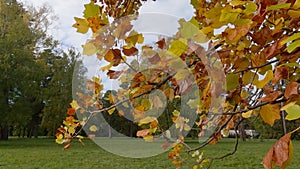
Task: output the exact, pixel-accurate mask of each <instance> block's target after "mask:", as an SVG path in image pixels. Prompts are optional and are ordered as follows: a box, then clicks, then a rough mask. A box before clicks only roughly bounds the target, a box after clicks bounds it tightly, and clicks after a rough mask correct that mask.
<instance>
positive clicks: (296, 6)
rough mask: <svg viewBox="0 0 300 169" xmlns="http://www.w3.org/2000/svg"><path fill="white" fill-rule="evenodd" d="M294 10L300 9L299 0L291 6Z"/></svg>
mask: <svg viewBox="0 0 300 169" xmlns="http://www.w3.org/2000/svg"><path fill="white" fill-rule="evenodd" d="M293 8H294V9H299V8H300V0H296V1H295V3H294V5H293Z"/></svg>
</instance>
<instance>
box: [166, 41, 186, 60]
mask: <svg viewBox="0 0 300 169" xmlns="http://www.w3.org/2000/svg"><path fill="white" fill-rule="evenodd" d="M186 44H187V43H186V42H185V41H183V40H173V41H172V43H171V46H170V48H169V50H168V53H169V54H171V55H175V56H180V55H182V54H183V53H184V52H185V51H186V50H187V49H188V46H187V45H186Z"/></svg>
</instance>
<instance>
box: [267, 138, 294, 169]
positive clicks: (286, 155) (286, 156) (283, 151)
mask: <svg viewBox="0 0 300 169" xmlns="http://www.w3.org/2000/svg"><path fill="white" fill-rule="evenodd" d="M293 149H294V148H293V143H292V141H291V133H288V134H286V135H284V136H283V137H281V138H280V139H279V140H278V141H277V142H276V143H275V144H274V145H273V146H272V147H271V148H270V149H269V151H268V153H267V154H266V156H265V157H264V159H263V162H262V163H263V166H264V168H265V169H272V168H273V165H274V164H275V165H276V166H280V167H281V169H285V168H286V167H287V166H288V163H290V161H291V159H292V156H293V151H294V150H293Z"/></svg>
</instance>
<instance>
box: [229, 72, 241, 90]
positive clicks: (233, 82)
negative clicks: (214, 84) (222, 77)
mask: <svg viewBox="0 0 300 169" xmlns="http://www.w3.org/2000/svg"><path fill="white" fill-rule="evenodd" d="M238 85H239V75H238V74H227V75H226V87H227V90H228V91H229V90H233V89H235V88H236V87H237V86H238Z"/></svg>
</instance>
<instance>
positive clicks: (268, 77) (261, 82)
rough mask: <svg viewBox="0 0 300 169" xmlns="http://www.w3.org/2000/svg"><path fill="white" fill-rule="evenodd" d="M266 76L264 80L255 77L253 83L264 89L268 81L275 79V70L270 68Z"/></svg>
mask: <svg viewBox="0 0 300 169" xmlns="http://www.w3.org/2000/svg"><path fill="white" fill-rule="evenodd" d="M264 76H265V77H264V78H263V79H262V80H257V79H255V80H254V82H253V84H255V85H256V87H258V88H260V89H262V88H263V87H264V86H265V85H266V84H267V83H269V82H270V81H271V80H272V79H273V71H272V70H268V71H267V72H266V74H265V75H264Z"/></svg>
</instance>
